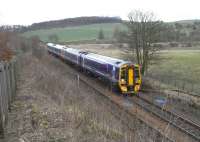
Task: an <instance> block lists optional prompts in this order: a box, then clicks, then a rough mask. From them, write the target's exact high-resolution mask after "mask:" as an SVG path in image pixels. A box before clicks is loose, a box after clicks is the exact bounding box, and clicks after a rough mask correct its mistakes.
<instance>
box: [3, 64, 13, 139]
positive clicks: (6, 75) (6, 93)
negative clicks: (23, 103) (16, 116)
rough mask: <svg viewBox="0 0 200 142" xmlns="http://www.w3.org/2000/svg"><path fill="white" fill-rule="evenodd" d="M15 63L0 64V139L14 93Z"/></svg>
mask: <svg viewBox="0 0 200 142" xmlns="http://www.w3.org/2000/svg"><path fill="white" fill-rule="evenodd" d="M15 64H16V61H15V62H13V61H11V62H9V63H8V62H0V137H4V128H5V126H6V124H7V120H8V110H10V107H11V102H12V100H13V98H14V96H15V93H16V65H15Z"/></svg>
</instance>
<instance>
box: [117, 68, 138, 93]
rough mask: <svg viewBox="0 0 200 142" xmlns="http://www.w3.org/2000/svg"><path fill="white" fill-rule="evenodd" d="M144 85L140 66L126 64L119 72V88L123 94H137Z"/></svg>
mask: <svg viewBox="0 0 200 142" xmlns="http://www.w3.org/2000/svg"><path fill="white" fill-rule="evenodd" d="M141 83H142V79H141V72H140V67H139V65H133V64H125V65H122V66H121V67H120V70H119V82H118V85H119V88H120V90H121V92H122V94H137V93H138V91H139V90H140V87H141Z"/></svg>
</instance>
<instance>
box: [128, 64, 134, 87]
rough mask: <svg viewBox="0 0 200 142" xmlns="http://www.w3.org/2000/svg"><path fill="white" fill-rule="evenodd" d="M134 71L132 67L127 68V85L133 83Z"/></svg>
mask: <svg viewBox="0 0 200 142" xmlns="http://www.w3.org/2000/svg"><path fill="white" fill-rule="evenodd" d="M133 75H134V71H133V68H132V67H129V68H128V86H133V85H134V77H133Z"/></svg>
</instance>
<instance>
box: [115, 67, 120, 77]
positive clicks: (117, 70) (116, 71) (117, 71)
mask: <svg viewBox="0 0 200 142" xmlns="http://www.w3.org/2000/svg"><path fill="white" fill-rule="evenodd" d="M115 79H117V80H118V79H119V68H116V69H115Z"/></svg>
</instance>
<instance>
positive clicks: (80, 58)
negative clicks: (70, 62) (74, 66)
mask: <svg viewBox="0 0 200 142" xmlns="http://www.w3.org/2000/svg"><path fill="white" fill-rule="evenodd" d="M78 64H79V65H80V66H81V67H83V54H80V56H78Z"/></svg>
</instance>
